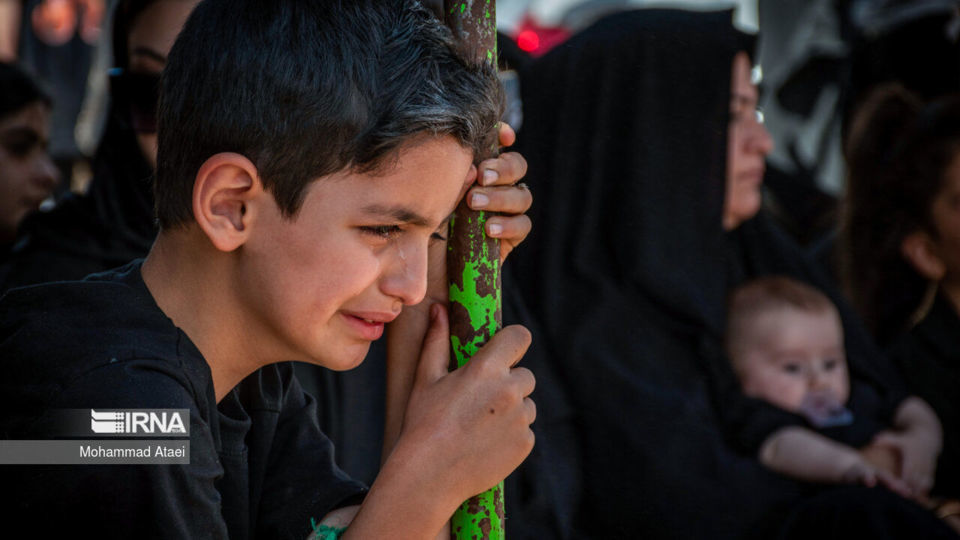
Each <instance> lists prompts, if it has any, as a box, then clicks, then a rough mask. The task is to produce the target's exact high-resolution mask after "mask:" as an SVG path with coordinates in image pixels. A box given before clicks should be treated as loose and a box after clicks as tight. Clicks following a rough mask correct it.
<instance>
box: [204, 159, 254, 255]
mask: <svg viewBox="0 0 960 540" xmlns="http://www.w3.org/2000/svg"><path fill="white" fill-rule="evenodd" d="M262 194H263V184H262V183H261V182H260V175H259V174H258V173H257V168H256V166H254V164H253V163H252V162H251V161H250V160H249V159H247V158H246V157H244V156H243V155H241V154H236V153H233V152H223V153H220V154H216V155H214V156H211V157H210V158H209V159H207V160H206V161H205V162H203V165H201V166H200V170H199V171H197V176H196V179H195V180H194V183H193V216H194V219H196V220H197V224H199V225H200V228H201V229H203V232H204V233H205V234H206V235H207V237H208V238H209V239H210V242H211V243H213V245H214V246H215V247H216V248H217V249H219V250H220V251H233V250H235V249H237V248H238V247H240V246H241V245H243V243H244V242H246V240H247V238H248V236H249V224H250V223H251V222H252V221H253V219H254V217H255V216H254V215H253V214H254V213H255V211H256V208H257V205H256V204H251V202H253V201H254V200H255V199H257V198H258V197H260V196H261V195H262Z"/></svg>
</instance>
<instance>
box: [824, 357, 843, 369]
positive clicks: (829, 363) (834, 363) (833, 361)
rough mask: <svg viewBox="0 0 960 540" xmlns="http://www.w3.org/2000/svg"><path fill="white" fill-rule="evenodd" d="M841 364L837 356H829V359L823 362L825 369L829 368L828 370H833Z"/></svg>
mask: <svg viewBox="0 0 960 540" xmlns="http://www.w3.org/2000/svg"><path fill="white" fill-rule="evenodd" d="M839 365H840V361H839V360H837V359H836V358H828V359H827V360H826V361H825V362H824V363H823V369H825V370H827V371H833V370H834V369H836V368H837V367H838V366H839Z"/></svg>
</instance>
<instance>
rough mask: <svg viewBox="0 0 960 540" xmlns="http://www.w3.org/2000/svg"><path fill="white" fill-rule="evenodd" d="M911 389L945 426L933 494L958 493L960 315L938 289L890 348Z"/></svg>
mask: <svg viewBox="0 0 960 540" xmlns="http://www.w3.org/2000/svg"><path fill="white" fill-rule="evenodd" d="M890 355H891V357H892V358H893V359H894V361H895V362H896V363H897V365H898V366H899V367H900V371H901V373H902V374H903V378H904V379H905V380H906V381H907V385H908V386H909V388H910V390H911V392H912V393H914V394H916V395H918V396H920V397H921V398H923V400H924V401H926V402H927V403H929V404H930V406H931V407H933V410H934V411H936V413H937V416H938V417H939V418H940V423H941V424H942V426H943V451H942V452H941V454H940V460H939V462H938V463H937V478H936V482H935V484H934V487H933V493H934V494H935V495H939V496H943V497H949V498H960V317H958V316H957V312H956V311H955V310H954V309H953V305H952V304H951V303H950V300H949V299H947V298H946V297H944V296H943V295H938V296H937V298H936V300H935V301H934V303H933V306H932V307H931V308H930V312H929V313H927V316H926V317H924V319H923V320H922V321H920V323H919V324H917V325H916V326H915V327H913V328H912V329H911V330H910V331H909V332H908V333H907V334H906V335H904V336H903V337H901V338H900V339H899V340H898V341H897V342H896V343H895V344H894V345H893V346H892V347H891V349H890Z"/></svg>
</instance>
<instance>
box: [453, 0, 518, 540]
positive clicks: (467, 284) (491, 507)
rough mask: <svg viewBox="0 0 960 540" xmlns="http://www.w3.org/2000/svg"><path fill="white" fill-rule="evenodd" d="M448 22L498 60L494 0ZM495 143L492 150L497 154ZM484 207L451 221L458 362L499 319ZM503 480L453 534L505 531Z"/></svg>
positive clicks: (462, 1) (477, 500) (496, 258)
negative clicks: (482, 209) (485, 227)
mask: <svg viewBox="0 0 960 540" xmlns="http://www.w3.org/2000/svg"><path fill="white" fill-rule="evenodd" d="M444 14H445V19H446V21H445V22H446V23H447V26H449V27H450V29H451V30H452V31H453V34H454V36H455V37H456V39H457V43H458V45H459V47H460V51H461V53H462V54H463V55H464V57H465V58H468V59H473V60H475V61H477V62H488V63H490V64H493V65H494V66H496V58H497V16H496V2H495V1H494V0H445V1H444ZM496 153H497V149H496V148H491V149H490V154H489V155H487V156H480V157H481V158H484V159H486V158H490V157H494V156H496ZM486 221H487V213H485V212H475V211H473V210H470V209H469V208H468V207H467V205H466V202H462V203H461V204H460V206H458V207H457V210H456V212H455V213H454V217H453V219H452V220H451V221H450V236H449V238H450V242H449V244H448V252H447V278H448V279H449V281H450V310H449V312H450V342H451V348H452V349H453V355H452V358H451V361H453V362H456V366H452V367H460V366H463V365H464V364H466V363H467V362H468V361H469V360H470V358H471V357H472V356H473V355H474V353H476V352H477V350H478V349H479V348H480V347H481V346H482V345H483V344H484V343H486V342H487V340H489V339H490V338H491V337H493V334H494V333H496V331H497V330H499V329H500V328H501V326H502V325H503V321H502V318H501V305H502V300H501V296H500V290H501V288H500V242H499V240H496V239H493V238H488V237H487V235H486V233H485V232H484V226H485V224H486ZM503 507H504V501H503V482H500V483H499V484H497V485H496V486H495V487H493V488H491V489H489V490H487V491H485V492H483V493H481V494H479V495H477V496H475V497H471V498H470V499H469V500H467V501H465V502H464V503H463V504H462V505H460V508H458V509H457V511H456V512H455V513H454V515H453V518H451V522H450V537H451V538H452V539H456V540H460V539H469V540H483V539H502V538H503V537H504V519H505V518H504V511H503Z"/></svg>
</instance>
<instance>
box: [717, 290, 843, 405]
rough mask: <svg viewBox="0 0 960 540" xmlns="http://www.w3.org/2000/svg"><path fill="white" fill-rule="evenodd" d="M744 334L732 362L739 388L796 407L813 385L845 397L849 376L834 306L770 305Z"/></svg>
mask: <svg viewBox="0 0 960 540" xmlns="http://www.w3.org/2000/svg"><path fill="white" fill-rule="evenodd" d="M747 334H748V335H745V336H742V337H743V339H744V340H746V343H744V345H745V346H743V347H741V348H740V351H741V352H740V354H739V355H738V356H739V358H737V359H736V360H735V362H734V365H735V367H736V371H737V374H738V375H739V376H740V382H741V384H742V386H743V391H744V393H745V394H747V395H748V396H752V397H756V398H760V399H763V400H765V401H768V402H770V403H773V404H774V405H777V406H779V407H780V408H782V409H786V410H788V411H791V412H800V409H801V404H803V402H804V398H805V397H806V396H807V395H808V394H809V393H810V392H814V391H816V392H823V393H827V394H828V395H830V396H831V397H832V398H833V399H834V400H836V403H838V404H844V403H846V402H847V399H848V398H849V397H850V380H849V376H848V374H847V362H846V358H845V355H844V350H843V327H842V326H841V324H840V319H839V316H838V315H837V313H836V311H833V310H830V311H822V312H807V311H801V310H798V309H790V308H785V309H779V310H776V311H771V312H768V313H764V314H762V315H760V316H759V317H757V320H756V321H755V323H754V325H753V327H752V328H751V330H750V331H749V332H747Z"/></svg>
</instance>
